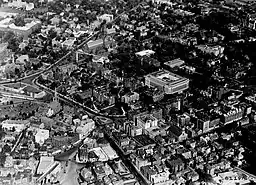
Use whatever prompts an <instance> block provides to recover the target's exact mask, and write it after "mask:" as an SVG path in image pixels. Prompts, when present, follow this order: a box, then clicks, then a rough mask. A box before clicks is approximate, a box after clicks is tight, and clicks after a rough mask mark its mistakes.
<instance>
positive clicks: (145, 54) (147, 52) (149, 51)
mask: <svg viewBox="0 0 256 185" xmlns="http://www.w3.org/2000/svg"><path fill="white" fill-rule="evenodd" d="M154 53H155V52H154V51H152V50H143V51H140V52H137V53H135V55H137V56H140V57H143V56H150V55H153V54H154Z"/></svg>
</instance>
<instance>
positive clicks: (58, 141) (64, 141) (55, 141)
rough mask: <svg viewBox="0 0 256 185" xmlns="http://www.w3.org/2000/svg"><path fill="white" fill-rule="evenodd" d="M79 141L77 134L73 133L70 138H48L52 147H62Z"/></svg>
mask: <svg viewBox="0 0 256 185" xmlns="http://www.w3.org/2000/svg"><path fill="white" fill-rule="evenodd" d="M78 140H79V134H78V133H74V134H73V135H72V136H55V137H52V138H50V141H51V143H52V145H53V147H63V146H66V145H68V144H72V143H75V142H77V141H78Z"/></svg>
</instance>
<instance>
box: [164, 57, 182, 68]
mask: <svg viewBox="0 0 256 185" xmlns="http://www.w3.org/2000/svg"><path fill="white" fill-rule="evenodd" d="M184 63H185V62H184V60H181V59H180V58H176V59H174V60H171V61H168V62H165V63H164V65H165V66H166V67H167V69H168V68H174V67H176V66H177V67H179V66H181V65H183V64H184Z"/></svg>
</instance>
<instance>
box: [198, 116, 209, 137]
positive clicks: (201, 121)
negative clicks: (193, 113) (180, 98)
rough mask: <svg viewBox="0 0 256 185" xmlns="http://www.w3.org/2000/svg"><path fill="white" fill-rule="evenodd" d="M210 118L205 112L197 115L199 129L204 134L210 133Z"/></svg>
mask: <svg viewBox="0 0 256 185" xmlns="http://www.w3.org/2000/svg"><path fill="white" fill-rule="evenodd" d="M209 124H210V117H209V116H208V115H207V114H206V113H203V112H200V113H198V114H197V128H198V129H199V130H202V132H203V133H204V132H207V131H209Z"/></svg>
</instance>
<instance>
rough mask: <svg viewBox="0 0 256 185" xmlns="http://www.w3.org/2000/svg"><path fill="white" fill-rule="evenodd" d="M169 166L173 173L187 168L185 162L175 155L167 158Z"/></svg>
mask: <svg viewBox="0 0 256 185" xmlns="http://www.w3.org/2000/svg"><path fill="white" fill-rule="evenodd" d="M166 165H167V167H169V168H170V171H171V172H172V173H177V172H180V171H182V170H184V169H185V164H184V162H183V161H182V160H181V159H180V158H177V157H175V156H172V158H170V159H167V160H166Z"/></svg>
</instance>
